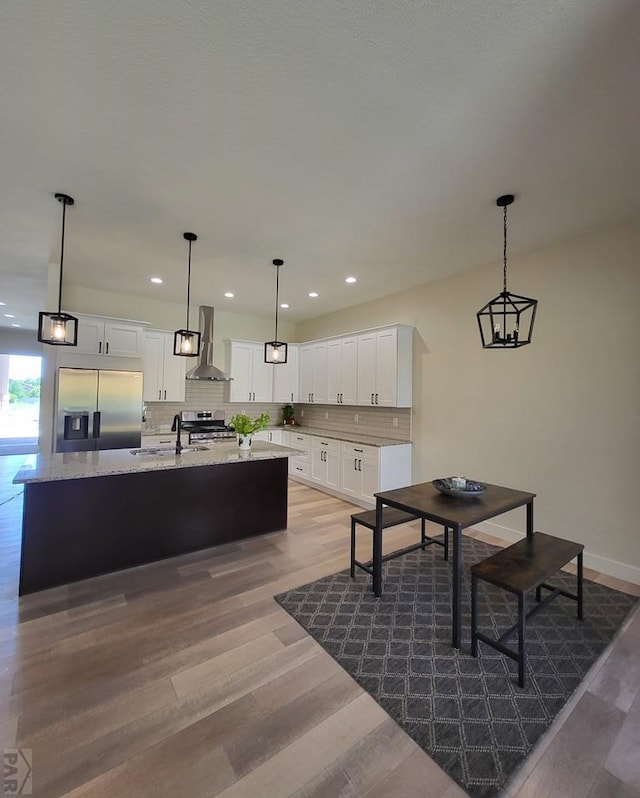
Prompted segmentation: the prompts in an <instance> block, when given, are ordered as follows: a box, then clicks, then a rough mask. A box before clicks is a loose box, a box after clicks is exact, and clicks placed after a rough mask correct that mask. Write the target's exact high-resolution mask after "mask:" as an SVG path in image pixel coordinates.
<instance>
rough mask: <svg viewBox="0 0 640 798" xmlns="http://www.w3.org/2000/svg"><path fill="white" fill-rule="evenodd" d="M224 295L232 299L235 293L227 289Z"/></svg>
mask: <svg viewBox="0 0 640 798" xmlns="http://www.w3.org/2000/svg"><path fill="white" fill-rule="evenodd" d="M225 296H226V297H227V299H233V298H234V296H235V294H234V293H233V291H227V292H226V293H225Z"/></svg>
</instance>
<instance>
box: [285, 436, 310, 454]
mask: <svg viewBox="0 0 640 798" xmlns="http://www.w3.org/2000/svg"><path fill="white" fill-rule="evenodd" d="M290 446H291V447H292V448H293V449H303V450H304V451H305V452H308V451H309V449H310V448H311V441H310V439H309V436H308V435H302V434H301V433H299V432H292V433H291V443H290Z"/></svg>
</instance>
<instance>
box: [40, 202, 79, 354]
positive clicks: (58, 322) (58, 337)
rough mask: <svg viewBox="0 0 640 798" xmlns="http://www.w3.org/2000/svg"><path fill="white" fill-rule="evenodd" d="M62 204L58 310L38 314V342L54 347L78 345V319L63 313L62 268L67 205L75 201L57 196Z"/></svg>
mask: <svg viewBox="0 0 640 798" xmlns="http://www.w3.org/2000/svg"><path fill="white" fill-rule="evenodd" d="M54 196H55V198H56V199H57V200H58V202H60V203H62V238H61V242H60V274H59V282H58V310H57V312H56V311H53V312H50V311H46V310H45V311H40V313H39V314H38V341H40V343H42V344H52V345H53V346H77V345H78V319H76V317H75V316H71V315H70V314H69V313H63V312H62V266H63V263H64V228H65V221H66V211H67V205H73V204H74V199H73V197H70V196H69V195H68V194H55V195H54Z"/></svg>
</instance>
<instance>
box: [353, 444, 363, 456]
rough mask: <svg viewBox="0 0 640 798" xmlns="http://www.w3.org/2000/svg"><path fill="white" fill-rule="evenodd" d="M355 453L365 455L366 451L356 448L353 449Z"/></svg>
mask: <svg viewBox="0 0 640 798" xmlns="http://www.w3.org/2000/svg"><path fill="white" fill-rule="evenodd" d="M353 451H354V452H360V454H364V449H356V447H355V446H354V447H353Z"/></svg>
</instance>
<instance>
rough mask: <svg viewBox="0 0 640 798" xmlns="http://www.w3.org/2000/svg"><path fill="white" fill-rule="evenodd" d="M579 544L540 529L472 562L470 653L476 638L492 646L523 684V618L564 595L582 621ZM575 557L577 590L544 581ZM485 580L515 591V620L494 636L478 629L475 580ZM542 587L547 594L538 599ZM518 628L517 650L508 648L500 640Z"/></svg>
mask: <svg viewBox="0 0 640 798" xmlns="http://www.w3.org/2000/svg"><path fill="white" fill-rule="evenodd" d="M583 549H584V546H583V545H582V544H581V543H573V542H572V541H570V540H563V539H562V538H556V537H553V536H552V535H546V534H545V533H544V532H534V534H533V535H532V536H531V537H530V538H525V539H524V540H520V541H518V542H517V543H514V544H513V546H508V547H507V548H506V549H502V551H499V552H498V553H497V554H494V555H492V556H491V557H487V559H486V560H482V562H479V563H476V564H475V565H473V566H472V567H471V653H472V655H473V656H474V657H477V656H478V640H481V641H482V642H483V643H486V644H487V645H489V646H492V647H493V648H495V649H496V650H497V651H500V652H502V653H503V654H505V655H506V656H507V657H511V659H514V660H515V661H516V662H517V663H518V685H519V686H520V687H524V686H525V671H526V657H527V654H526V645H525V631H526V621H527V619H528V618H531V616H532V615H534V614H535V613H536V612H538V611H539V610H541V609H542V608H543V607H544V606H546V605H547V604H548V603H549V602H550V601H552V600H553V599H554V598H556V596H567V597H568V598H571V599H574V600H575V601H577V602H578V619H579V620H582V552H583ZM574 557H577V558H578V573H577V592H576V593H569V592H567V591H566V590H561V589H560V588H558V587H552V586H551V585H549V584H547V583H546V581H545V580H546V579H548V578H549V577H550V576H551V575H552V574H554V573H555V572H556V571H559V570H560V568H562V566H563V565H566V564H567V563H568V562H570V561H571V560H573V558H574ZM479 580H482V581H484V582H488V583H489V584H491V585H495V586H496V587H500V588H503V589H504V590H508V591H509V592H510V593H515V595H516V596H517V597H518V622H517V623H515V624H514V625H513V626H512V627H510V628H509V629H507V631H506V632H504V634H502V635H500V637H499V638H497V639H492V638H489V637H487V636H486V635H483V634H482V633H481V632H479V631H478V628H477V626H478V601H477V593H478V581H479ZM533 588H535V591H536V602H538V603H537V604H536V605H535V606H534V607H533V609H531V610H530V611H529V612H527V611H526V597H525V594H526V593H527V591H529V590H533ZM542 588H545V589H547V590H550V591H551V593H550V594H549V595H548V596H546V597H545V599H544V600H543V601H542V600H541V597H542ZM516 629H517V630H518V650H517V651H514V650H513V649H510V648H508V647H507V646H505V645H504V644H503V642H502V641H503V640H506V639H507V638H508V637H510V636H511V635H512V634H513V632H514V631H516Z"/></svg>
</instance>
